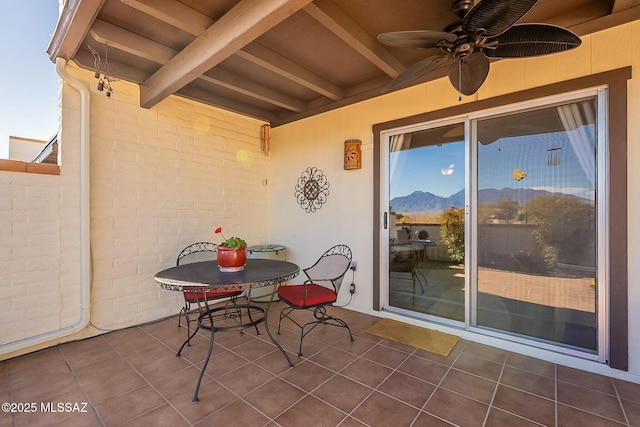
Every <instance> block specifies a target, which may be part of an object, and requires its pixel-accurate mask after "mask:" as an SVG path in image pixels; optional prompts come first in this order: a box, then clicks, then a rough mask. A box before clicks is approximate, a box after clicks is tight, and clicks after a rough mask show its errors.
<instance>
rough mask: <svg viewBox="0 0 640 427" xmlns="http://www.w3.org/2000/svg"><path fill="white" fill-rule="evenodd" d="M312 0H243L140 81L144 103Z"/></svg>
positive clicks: (184, 82)
mask: <svg viewBox="0 0 640 427" xmlns="http://www.w3.org/2000/svg"><path fill="white" fill-rule="evenodd" d="M310 1H311V0H241V1H240V2H239V3H238V4H236V5H235V6H234V7H233V8H232V9H231V10H230V11H229V12H227V13H226V14H225V15H224V16H223V17H222V18H220V20H219V21H217V22H216V23H215V24H213V25H212V26H210V27H209V28H208V29H207V30H206V31H205V32H204V33H202V34H201V35H200V36H198V37H197V38H196V39H195V40H194V41H193V42H191V44H189V45H188V46H187V47H186V48H184V49H183V50H182V51H181V52H180V53H178V54H177V55H176V56H174V57H173V58H172V59H171V60H170V61H169V62H168V63H167V64H165V65H164V66H163V67H162V68H160V69H159V70H158V71H156V72H155V73H154V74H153V75H151V77H149V78H148V79H147V80H146V81H145V82H144V83H142V85H140V105H141V106H142V107H144V108H151V107H152V106H154V105H155V104H157V103H158V102H160V101H161V100H162V99H164V98H166V97H167V96H169V95H171V94H172V93H174V92H177V91H178V90H179V89H180V88H182V87H184V86H185V85H187V84H188V83H190V82H192V81H193V80H195V79H196V78H198V77H199V76H200V75H202V74H204V73H205V72H206V71H208V70H210V69H211V68H213V67H214V66H216V65H218V64H219V63H220V62H222V61H224V60H225V59H226V58H228V57H229V56H231V55H233V54H234V53H235V52H236V51H238V50H239V49H242V48H243V47H244V46H246V45H247V44H249V43H251V42H252V41H254V40H255V39H256V38H258V37H259V36H261V35H262V34H264V33H265V32H266V31H268V30H270V29H271V28H273V27H274V26H276V25H278V24H279V23H280V22H282V21H284V20H285V19H286V18H288V17H289V16H291V15H293V14H294V13H296V12H297V11H298V10H300V9H301V8H303V7H304V6H306V5H307V4H308V3H309V2H310Z"/></svg>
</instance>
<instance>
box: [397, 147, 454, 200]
mask: <svg viewBox="0 0 640 427" xmlns="http://www.w3.org/2000/svg"><path fill="white" fill-rule="evenodd" d="M392 156H397V157H398V163H397V167H396V170H395V172H394V174H393V177H392V181H391V188H390V189H389V190H390V198H391V199H393V198H394V197H398V196H406V195H409V194H411V193H413V192H414V191H427V192H429V193H433V194H435V195H436V196H442V197H449V196H451V195H452V194H455V193H457V192H458V191H460V190H462V189H463V188H464V178H465V177H464V142H455V143H450V144H443V145H442V146H436V145H431V146H428V147H421V148H414V149H411V150H404V151H400V152H397V153H392ZM452 165H453V167H452Z"/></svg>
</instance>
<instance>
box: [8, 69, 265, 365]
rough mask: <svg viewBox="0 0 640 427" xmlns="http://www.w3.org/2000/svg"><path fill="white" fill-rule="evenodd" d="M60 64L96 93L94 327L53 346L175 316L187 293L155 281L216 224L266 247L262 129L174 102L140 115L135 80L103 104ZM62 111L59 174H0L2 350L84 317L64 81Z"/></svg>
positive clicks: (75, 172)
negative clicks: (81, 307) (177, 257)
mask: <svg viewBox="0 0 640 427" xmlns="http://www.w3.org/2000/svg"><path fill="white" fill-rule="evenodd" d="M67 69H68V70H69V71H70V72H71V73H72V74H73V75H74V76H77V77H78V78H79V79H80V80H82V81H83V82H84V84H85V85H86V87H89V88H90V90H91V126H90V151H91V154H90V158H91V160H90V179H91V184H90V193H91V194H90V201H91V205H90V215H91V227H90V230H91V267H92V289H91V319H90V322H91V323H90V325H89V327H87V328H86V329H85V330H84V331H82V332H81V333H78V334H76V335H73V336H69V337H66V338H63V339H61V340H60V341H66V340H71V339H76V338H78V337H81V336H87V335H95V334H99V333H102V332H104V331H105V330H110V329H118V328H122V327H126V326H130V325H135V324H139V323H143V322H146V321H151V320H155V319H158V318H162V317H165V316H168V315H172V314H177V313H178V311H179V310H180V307H181V304H182V296H181V295H180V294H178V293H174V292H170V291H163V290H160V289H159V288H157V287H156V286H155V284H154V282H153V275H154V274H155V273H156V272H158V271H159V270H162V269H164V268H168V267H170V266H173V265H175V259H176V256H177V254H178V252H179V250H180V249H182V248H183V247H184V246H186V245H187V244H189V243H193V242H195V241H203V240H207V241H214V242H216V243H217V242H218V241H219V240H220V239H219V236H217V235H214V234H213V230H214V229H215V228H216V227H218V226H222V227H223V228H224V230H225V234H226V235H234V234H236V235H241V236H242V237H243V238H245V239H246V240H247V242H248V243H249V244H250V245H251V244H261V243H265V242H267V241H268V236H269V226H268V224H269V221H270V201H269V189H268V186H267V178H268V177H269V169H270V159H269V157H267V156H265V155H263V154H262V152H261V150H260V130H261V126H262V125H263V123H262V122H260V121H258V120H254V119H251V118H247V117H243V116H240V115H237V114H234V113H230V112H225V111H221V110H219V109H215V108H211V107H208V106H205V105H202V104H198V103H195V102H192V101H189V100H186V99H183V98H178V97H170V98H168V99H166V100H164V101H162V102H161V103H160V104H158V105H157V106H155V107H154V108H153V109H150V110H147V109H142V108H139V107H138V99H139V96H138V95H139V94H138V87H137V86H136V85H133V84H129V83H126V82H117V83H115V85H114V90H115V92H114V94H113V96H112V97H111V98H107V97H106V96H105V95H104V93H101V92H97V91H96V90H95V85H96V81H95V79H94V78H93V73H90V72H88V71H83V70H80V69H79V68H77V67H76V66H75V65H73V64H68V66H67ZM62 107H63V112H62V114H63V120H62V122H61V133H60V152H61V156H62V157H61V172H60V176H49V175H38V174H26V173H14V172H3V171H0V194H1V197H0V236H2V244H1V245H0V324H2V328H0V345H2V344H8V343H9V344H11V343H14V342H15V341H17V340H21V339H23V338H28V337H30V336H35V335H39V334H41V333H46V332H48V331H52V330H55V329H58V328H60V327H64V326H69V325H71V324H73V323H74V322H76V321H77V320H78V318H79V316H80V307H79V305H80V296H79V295H80V294H79V292H80V266H79V265H80V231H79V230H80V225H79V224H80V220H79V218H80V214H79V212H80V190H79V179H80V175H79V157H80V155H79V146H80V96H79V93H78V91H77V90H75V89H73V88H72V87H70V86H69V85H66V84H65V85H64V88H63V91H62ZM7 196H8V197H7ZM54 343H55V342H49V343H44V344H41V345H38V346H36V347H32V348H26V349H24V350H21V351H18V352H14V353H12V354H8V353H7V352H6V351H2V347H1V346H0V359H2V358H6V357H10V356H13V355H17V354H20V353H24V352H26V351H30V350H33V349H35V348H41V347H46V346H48V345H51V344H54Z"/></svg>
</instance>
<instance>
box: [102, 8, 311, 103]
mask: <svg viewBox="0 0 640 427" xmlns="http://www.w3.org/2000/svg"><path fill="white" fill-rule="evenodd" d="M90 35H91V36H92V37H93V39H94V40H95V41H96V42H97V43H102V44H105V45H108V46H109V47H113V48H115V49H118V50H121V51H123V52H127V53H130V54H131V55H134V56H139V57H141V58H144V59H147V60H149V61H151V62H154V63H156V64H160V65H164V64H166V63H168V62H169V61H170V60H171V58H173V57H174V56H176V55H177V54H178V51H177V50H175V49H171V48H170V47H167V46H164V45H162V44H160V43H157V42H154V41H153V40H150V39H147V38H145V37H142V36H140V35H138V34H135V33H133V32H131V31H128V30H125V29H123V28H120V27H118V26H115V25H112V24H109V23H108V22H105V21H102V20H99V19H97V20H96V21H95V23H94V25H93V27H92V28H91V31H90ZM198 79H201V80H204V81H207V82H209V83H213V84H216V85H218V86H222V87H225V88H227V89H230V90H233V91H234V92H237V93H241V94H243V95H247V96H249V97H252V98H255V99H259V100H261V101H265V102H268V103H270V104H273V105H277V106H279V107H282V108H285V109H287V110H290V111H295V112H300V111H302V110H303V109H305V108H306V103H304V102H302V101H299V100H297V99H294V98H292V97H290V96H286V95H283V94H280V93H279V92H277V91H275V90H273V89H269V88H267V87H265V86H264V85H261V84H258V83H256V82H254V81H252V80H249V79H245V78H242V77H239V76H237V75H235V74H232V73H230V72H228V71H225V70H222V69H220V68H213V69H211V70H209V71H207V73H206V74H203V75H202V76H200V77H198Z"/></svg>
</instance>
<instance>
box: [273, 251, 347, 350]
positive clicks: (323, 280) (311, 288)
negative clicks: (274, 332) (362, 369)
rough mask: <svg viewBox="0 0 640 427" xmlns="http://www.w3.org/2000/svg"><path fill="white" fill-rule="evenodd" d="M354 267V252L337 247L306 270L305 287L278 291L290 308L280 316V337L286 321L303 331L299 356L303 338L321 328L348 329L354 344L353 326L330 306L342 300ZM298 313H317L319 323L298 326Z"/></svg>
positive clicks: (312, 322)
mask: <svg viewBox="0 0 640 427" xmlns="http://www.w3.org/2000/svg"><path fill="white" fill-rule="evenodd" d="M350 266H351V249H349V247H348V246H346V245H336V246H334V247H332V248H331V249H329V250H327V251H326V252H325V253H324V254H322V256H321V257H320V259H318V261H316V263H315V264H313V265H312V266H311V267H309V268H306V269H304V270H302V271H303V272H304V273H305V275H306V276H307V278H308V280H305V282H304V283H303V284H298V285H284V286H280V287H279V288H278V296H279V297H280V299H281V300H282V301H284V302H285V303H286V304H287V305H288V307H285V308H283V309H282V311H281V312H280V320H279V321H278V334H280V324H281V323H282V319H284V318H287V319H289V320H290V321H292V322H293V323H294V324H295V325H296V326H298V327H299V328H300V348H299V350H298V355H299V356H302V340H303V338H304V337H305V336H306V335H307V334H308V333H309V332H311V331H312V330H313V329H314V328H315V327H316V326H318V325H320V324H323V325H333V326H339V327H342V328H347V330H348V331H349V337H350V338H351V341H353V335H352V334H351V329H350V328H349V325H347V323H346V322H345V321H344V320H342V319H338V318H336V317H333V316H331V315H329V314H328V313H327V306H329V305H331V304H333V303H334V302H336V300H337V299H338V292H339V291H340V285H341V284H342V279H343V277H344V275H345V273H346V272H347V271H348V270H349V267H350ZM294 310H313V317H314V318H315V319H314V320H312V321H310V322H307V323H304V324H301V323H298V321H296V319H294V318H293V317H292V316H291V314H292V312H293V311H294ZM307 327H309V329H307Z"/></svg>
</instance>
